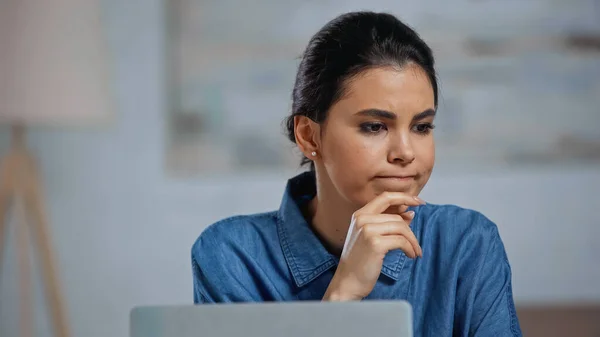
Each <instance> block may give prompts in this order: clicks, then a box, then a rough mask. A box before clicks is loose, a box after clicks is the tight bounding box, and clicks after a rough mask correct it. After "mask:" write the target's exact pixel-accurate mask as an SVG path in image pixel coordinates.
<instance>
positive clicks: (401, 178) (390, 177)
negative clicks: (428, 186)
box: [375, 175, 415, 181]
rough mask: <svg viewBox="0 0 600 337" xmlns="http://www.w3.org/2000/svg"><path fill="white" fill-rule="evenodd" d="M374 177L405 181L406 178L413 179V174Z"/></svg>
mask: <svg viewBox="0 0 600 337" xmlns="http://www.w3.org/2000/svg"><path fill="white" fill-rule="evenodd" d="M375 179H389V180H398V181H406V180H411V179H415V176H414V175H402V176H400V175H394V176H392V175H389V176H376V177H375Z"/></svg>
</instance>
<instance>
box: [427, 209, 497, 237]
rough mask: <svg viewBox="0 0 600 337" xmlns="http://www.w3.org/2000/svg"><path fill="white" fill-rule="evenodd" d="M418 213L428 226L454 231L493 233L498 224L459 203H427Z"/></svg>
mask: <svg viewBox="0 0 600 337" xmlns="http://www.w3.org/2000/svg"><path fill="white" fill-rule="evenodd" d="M417 214H418V216H419V218H420V219H421V222H422V224H423V225H424V226H426V227H430V228H431V227H433V228H436V229H439V230H451V231H453V232H469V233H475V234H490V235H493V234H494V233H496V232H497V231H498V227H497V226H496V224H495V223H494V222H493V221H492V220H490V219H489V218H488V217H486V216H485V215H483V214H482V213H481V212H478V211H475V210H472V209H469V208H464V207H460V206H457V205H436V204H426V205H423V206H419V208H418V210H417Z"/></svg>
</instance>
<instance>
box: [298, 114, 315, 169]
mask: <svg viewBox="0 0 600 337" xmlns="http://www.w3.org/2000/svg"><path fill="white" fill-rule="evenodd" d="M294 135H295V136H296V144H297V145H298V148H299V149H300V151H302V153H303V154H304V156H306V158H310V159H314V158H315V157H316V156H314V155H313V152H316V153H317V156H318V155H319V149H320V148H321V147H320V145H321V144H320V142H321V140H320V135H321V125H319V123H316V122H314V121H313V120H311V119H310V118H308V117H306V116H295V117H294Z"/></svg>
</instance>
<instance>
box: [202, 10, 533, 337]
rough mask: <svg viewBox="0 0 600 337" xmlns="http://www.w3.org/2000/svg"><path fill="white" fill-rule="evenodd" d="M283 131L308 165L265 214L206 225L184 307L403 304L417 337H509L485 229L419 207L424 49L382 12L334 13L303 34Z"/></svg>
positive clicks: (428, 136)
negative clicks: (305, 40)
mask: <svg viewBox="0 0 600 337" xmlns="http://www.w3.org/2000/svg"><path fill="white" fill-rule="evenodd" d="M292 96H293V104H292V115H291V116H290V117H289V118H288V120H287V132H288V135H289V138H290V140H292V141H293V142H295V143H296V144H297V146H298V148H299V149H300V150H301V151H302V153H303V154H304V155H305V158H304V160H303V163H310V165H311V170H310V171H309V172H305V173H303V174H300V175H298V176H296V177H294V178H292V179H290V180H289V182H288V184H287V188H286V190H285V193H284V195H283V201H282V203H281V206H280V208H279V210H278V211H274V212H270V213H264V214H255V215H246V216H236V217H232V218H228V219H225V220H222V221H219V222H218V223H215V224H213V225H211V226H209V227H208V228H207V229H206V230H205V231H204V232H203V233H202V234H201V235H200V237H199V238H198V240H197V241H196V243H195V244H194V246H193V248H192V265H193V273H194V301H195V303H213V302H244V301H294V300H324V301H351V300H362V299H366V300H369V299H404V300H408V301H409V302H410V303H411V304H412V306H413V310H414V320H415V335H416V336H448V335H449V334H450V333H452V335H454V336H492V335H493V336H520V335H521V332H520V327H519V323H518V320H517V316H516V314H515V307H514V303H513V297H512V290H511V270H510V266H509V262H508V260H507V256H506V253H505V250H504V246H503V243H502V241H501V239H500V236H499V234H498V230H497V228H496V225H495V224H494V223H492V222H491V221H490V220H488V219H487V218H486V217H484V216H483V215H481V214H480V213H477V212H475V211H472V210H467V209H463V208H459V207H457V206H451V205H444V206H442V205H432V204H426V203H425V202H423V201H422V200H421V199H419V197H418V194H419V192H420V191H421V190H422V189H423V187H424V186H425V184H426V183H427V180H428V179H429V176H430V175H431V171H432V169H433V164H434V157H435V148H434V139H433V134H432V130H433V128H434V126H433V120H434V117H435V114H436V108H437V103H438V87H437V81H436V74H435V70H434V60H433V56H432V52H431V50H430V49H429V47H428V46H427V45H426V44H425V42H423V41H422V40H421V39H420V38H419V36H418V35H417V34H416V33H415V32H414V31H413V30H412V29H411V28H409V27H407V26H406V25H404V24H403V23H402V22H400V21H399V20H398V19H396V18H395V17H394V16H392V15H389V14H380V13H372V12H354V13H348V14H344V15H341V16H339V17H337V18H336V19H334V20H332V21H331V22H329V23H328V24H326V25H325V26H324V27H323V28H322V29H321V30H320V31H319V32H318V33H317V34H316V35H315V36H313V38H312V39H311V40H310V42H309V44H308V47H307V48H306V51H305V52H304V55H303V58H302V61H301V63H300V65H299V69H298V74H297V77H296V83H295V86H294V89H293V95H292Z"/></svg>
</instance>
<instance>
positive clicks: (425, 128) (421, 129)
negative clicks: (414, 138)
mask: <svg viewBox="0 0 600 337" xmlns="http://www.w3.org/2000/svg"><path fill="white" fill-rule="evenodd" d="M434 128H435V125H433V124H431V123H421V124H417V125H415V126H413V130H414V131H415V132H416V133H418V134H421V135H427V134H429V133H430V132H431V130H433V129H434Z"/></svg>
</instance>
